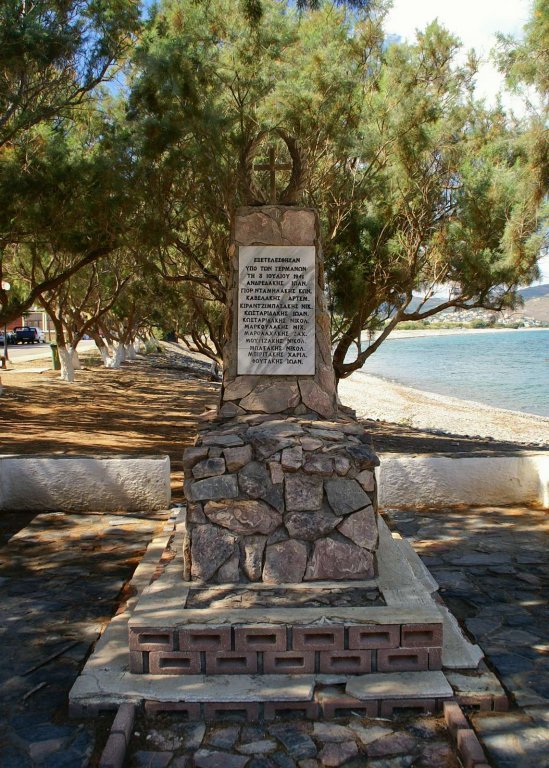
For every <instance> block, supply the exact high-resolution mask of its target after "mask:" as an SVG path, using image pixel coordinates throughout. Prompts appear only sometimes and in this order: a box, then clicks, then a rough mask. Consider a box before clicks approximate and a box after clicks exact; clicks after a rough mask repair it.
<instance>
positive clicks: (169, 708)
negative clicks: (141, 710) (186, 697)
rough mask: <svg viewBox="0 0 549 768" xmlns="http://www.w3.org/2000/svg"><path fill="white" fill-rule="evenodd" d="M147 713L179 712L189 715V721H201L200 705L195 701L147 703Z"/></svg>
mask: <svg viewBox="0 0 549 768" xmlns="http://www.w3.org/2000/svg"><path fill="white" fill-rule="evenodd" d="M145 712H146V714H148V715H154V714H156V713H157V712H179V713H180V714H182V715H187V719H188V720H200V704H198V703H197V702H194V701H193V702H188V701H146V702H145Z"/></svg>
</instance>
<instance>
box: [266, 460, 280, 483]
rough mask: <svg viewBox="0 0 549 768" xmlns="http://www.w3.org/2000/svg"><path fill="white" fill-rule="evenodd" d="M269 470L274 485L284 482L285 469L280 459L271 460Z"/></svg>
mask: <svg viewBox="0 0 549 768" xmlns="http://www.w3.org/2000/svg"><path fill="white" fill-rule="evenodd" d="M268 465H269V472H270V475H271V483H273V485H279V484H280V483H283V482H284V471H283V469H282V465H281V463H280V462H279V461H269V463H268Z"/></svg>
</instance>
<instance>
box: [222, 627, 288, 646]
mask: <svg viewBox="0 0 549 768" xmlns="http://www.w3.org/2000/svg"><path fill="white" fill-rule="evenodd" d="M234 637H235V640H234V647H235V651H285V650H286V648H287V645H286V627H285V626H284V625H276V624H264V625H257V624H256V625H255V626H253V627H246V626H237V627H235V630H234Z"/></svg>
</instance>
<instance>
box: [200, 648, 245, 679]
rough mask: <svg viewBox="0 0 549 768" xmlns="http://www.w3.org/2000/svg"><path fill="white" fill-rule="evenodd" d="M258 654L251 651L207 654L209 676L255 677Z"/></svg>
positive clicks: (207, 672)
mask: <svg viewBox="0 0 549 768" xmlns="http://www.w3.org/2000/svg"><path fill="white" fill-rule="evenodd" d="M256 673H257V653H256V652H255V651H251V652H248V653H242V652H241V651H219V652H206V674H207V675H255V674H256Z"/></svg>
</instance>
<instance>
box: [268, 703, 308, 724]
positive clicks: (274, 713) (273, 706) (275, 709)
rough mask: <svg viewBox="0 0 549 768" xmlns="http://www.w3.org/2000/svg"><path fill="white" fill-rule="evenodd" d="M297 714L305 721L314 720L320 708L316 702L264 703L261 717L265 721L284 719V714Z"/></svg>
mask: <svg viewBox="0 0 549 768" xmlns="http://www.w3.org/2000/svg"><path fill="white" fill-rule="evenodd" d="M290 712H291V713H292V714H295V713H296V712H297V713H299V714H300V715H301V716H302V717H305V718H306V719H307V720H316V719H317V718H318V716H319V713H320V707H319V705H318V703H317V702H316V701H266V702H265V709H264V712H263V716H264V718H265V720H275V719H276V718H277V717H285V716H286V713H290Z"/></svg>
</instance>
